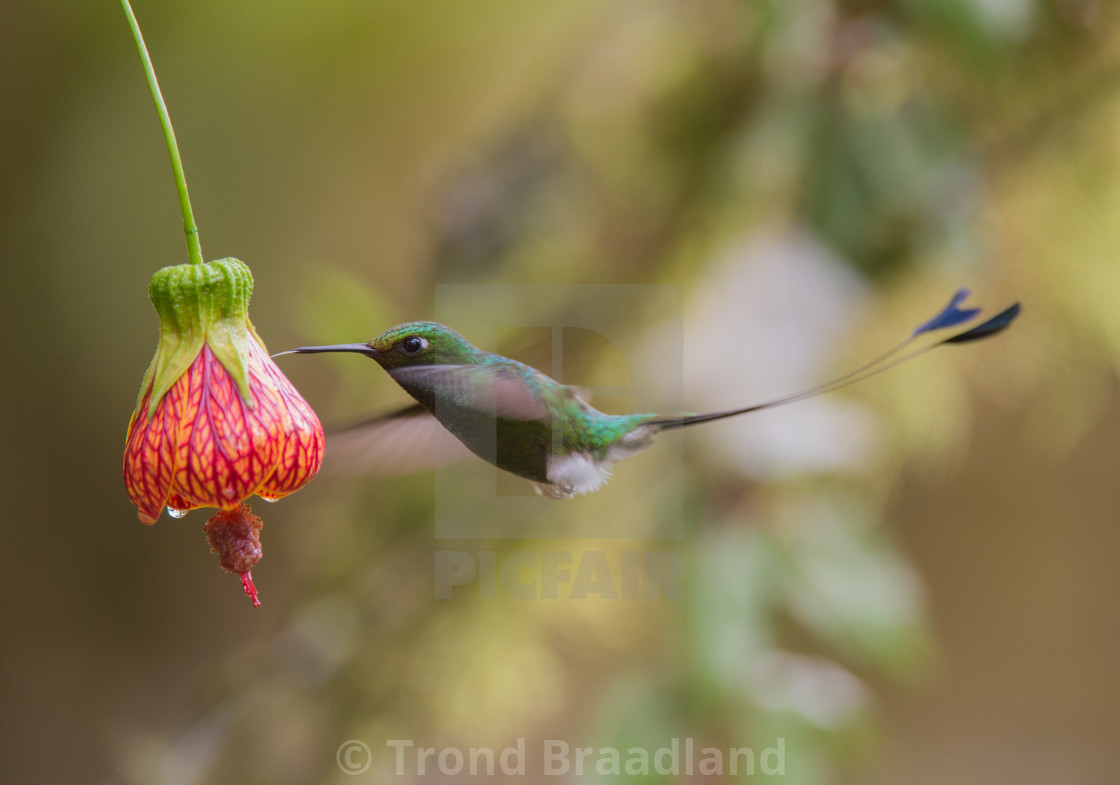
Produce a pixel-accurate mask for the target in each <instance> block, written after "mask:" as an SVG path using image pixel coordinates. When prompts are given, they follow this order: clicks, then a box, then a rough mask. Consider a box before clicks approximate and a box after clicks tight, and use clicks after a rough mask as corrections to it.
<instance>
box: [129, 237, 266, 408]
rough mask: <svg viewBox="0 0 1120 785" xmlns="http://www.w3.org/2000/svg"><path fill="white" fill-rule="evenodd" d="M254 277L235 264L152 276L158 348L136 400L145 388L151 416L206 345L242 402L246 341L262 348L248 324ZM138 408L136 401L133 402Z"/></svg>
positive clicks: (245, 390)
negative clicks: (226, 373) (230, 380)
mask: <svg viewBox="0 0 1120 785" xmlns="http://www.w3.org/2000/svg"><path fill="white" fill-rule="evenodd" d="M252 293H253V275H252V273H250V272H249V268H248V267H247V266H246V265H245V264H244V263H243V262H240V261H238V260H237V259H216V260H214V261H211V262H207V263H205V264H179V265H175V266H173V267H164V268H163V269H162V270H158V271H157V272H156V274H155V275H153V276H152V280H151V282H150V283H149V284H148V297H150V298H151V301H152V305H154V306H155V308H156V312H157V313H158V314H159V346H158V347H157V348H156V356H155V358H154V359H153V360H152V364H151V365H150V366H149V367H148V371H147V373H145V374H144V381H143V383H142V384H141V386H140V397H141V398H143V396H144V391H145V390H147V389H148V387H149V386H151V388H152V395H151V399H150V402H149V404H148V417H151V416H152V415H153V414H154V413H155V410H156V407H157V406H158V405H159V402H160V401H161V400H162V399H163V396H164V395H166V394H167V391H168V390H170V389H171V387H172V385H174V384H175V382H176V381H178V379H179V377H180V376H182V375H183V374H184V373H185V372H186V371H187V369H188V368H190V366H191V363H193V362H194V361H195V358H197V357H198V355H199V352H201V351H202V347H203V345H209V346H210V350H211V351H212V352H214V356H215V357H216V358H217V359H218V361H219V362H220V363H221V364H222V366H223V367H224V368H225V369H226V371H227V372H228V373H229V374H230V376H231V377H232V378H233V380H234V381H235V382H236V384H237V387H238V390H239V391H240V392H241V397H242V399H243V400H244V401H245V402H246V403H247V404H249V405H250V406H251V405H252V397H251V396H250V392H249V341H256V342H257V343H258V344H261V345H262V346H263V345H264V344H263V342H261V340H260V338H259V337H258V336H257V334H256V331H255V330H254V329H253V325H252V324H251V323H250V322H249V297H250V295H252ZM137 405H139V402H137Z"/></svg>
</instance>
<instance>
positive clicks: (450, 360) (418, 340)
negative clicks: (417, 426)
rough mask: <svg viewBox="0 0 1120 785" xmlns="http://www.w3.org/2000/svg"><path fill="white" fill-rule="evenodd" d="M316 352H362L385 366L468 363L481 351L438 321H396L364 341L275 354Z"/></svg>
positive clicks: (475, 361) (311, 347)
mask: <svg viewBox="0 0 1120 785" xmlns="http://www.w3.org/2000/svg"><path fill="white" fill-rule="evenodd" d="M319 352H355V353H357V354H364V355H365V356H366V357H372V358H373V359H374V360H377V362H378V363H379V364H380V365H381V367H382V368H385V369H392V368H402V367H405V366H408V365H470V364H473V363H477V362H479V359H480V358H481V356H482V352H480V351H479V350H478V349H476V348H474V347H473V346H471V344H470V343H469V342H468V341H467V339H466V338H464V337H463V336H461V335H459V333H457V332H455V331H454V330H452V329H451V328H450V327H445V326H444V325H442V324H439V323H438V322H409V323H407V324H398V325H397V326H396V327H393V328H391V329H389V330H386V331H385V332H383V333H381V335H379V336H377V337H376V338H374V339H373V340H372V341H369V342H368V343H339V344H334V345H331V346H301V347H300V348H298V349H292V350H291V351H290V352H279V354H291V353H298V354H315V353H319ZM273 356H274V357H276V356H278V355H273Z"/></svg>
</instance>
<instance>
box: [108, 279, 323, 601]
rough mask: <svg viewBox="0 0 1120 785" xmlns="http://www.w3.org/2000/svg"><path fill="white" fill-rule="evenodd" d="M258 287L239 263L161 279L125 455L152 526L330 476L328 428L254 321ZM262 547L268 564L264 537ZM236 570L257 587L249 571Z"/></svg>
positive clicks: (130, 484) (130, 480)
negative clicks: (151, 349)
mask: <svg viewBox="0 0 1120 785" xmlns="http://www.w3.org/2000/svg"><path fill="white" fill-rule="evenodd" d="M252 291H253V277H252V275H251V274H250V272H249V268H248V267H246V266H245V265H244V264H243V263H242V262H240V261H238V260H237V259H219V260H216V261H212V262H207V263H205V264H183V265H177V266H174V267H165V268H163V269H162V270H159V271H158V272H157V273H156V274H155V275H154V276H152V280H151V283H150V284H149V287H148V294H149V296H150V297H151V300H152V304H153V305H154V306H155V308H156V311H157V313H158V314H159V317H160V337H159V345H158V347H157V349H156V355H155V358H154V359H153V360H152V364H151V365H150V366H149V367H148V371H147V373H146V374H145V375H144V380H143V382H142V384H141V386H140V396H139V400H138V401H137V404H136V410H135V411H134V412H133V413H132V419H131V421H130V422H129V424H128V439H127V443H126V446H125V453H124V480H125V486H126V487H127V489H128V495H129V498H130V499H131V500H132V502H133V504H135V505H136V509H137V512H138V514H139V516H140V520H141V521H143V522H144V523H146V524H150V523H154V522H155V520H156V519H157V518H158V517H159V514H160V511H161V510H162V509H163V508H164V507H166V508H167V509H168V512H169V513H170V514H171V515H173V516H174V517H181V516H182V515H183V514H184V513H185V512H186V511H187V510H192V509H195V508H198V507H217V508H219V510H221V511H225V512H227V513H228V512H230V511H234V510H239V509H240V508H241V507H242V502H243V501H244V500H245V499H247V498H249V497H250V496H252V495H254V494H256V495H257V496H260V497H262V498H264V499H267V500H270V501H273V500H276V499H280V498H282V497H284V496H287V495H288V494H289V493H293V492H294V491H296V490H298V489H299V488H300V487H302V486H303V484H304V483H306V482H307V481H308V480H310V479H311V478H312V477H313V476H315V473H316V472H317V471H318V470H319V466H320V464H321V463H322V459H323V428H322V426H321V425H320V424H319V419H318V417H316V416H315V412H314V411H313V410H312V409H311V407H310V406H309V405H308V404H307V402H306V401H305V400H304V399H303V397H302V396H301V395H300V394H299V393H298V392H297V391H296V389H295V387H293V386H292V384H291V382H289V381H288V380H287V378H285V376H284V374H283V373H282V372H281V371H280V369H279V368H278V367H277V366H276V364H275V363H274V362H273V361H272V359H271V358H270V357H269V356H268V352H267V351H266V350H265V348H264V343H263V342H262V341H261V339H260V337H259V336H258V335H257V333H256V330H254V329H253V326H252V324H251V323H250V322H249V313H248V308H249V296H250V295H251V294H252ZM246 514H247V508H246ZM220 515H221V514H220V513H219V515H218V516H215V520H216V519H217V518H219V517H220ZM252 517H254V518H255V516H252ZM257 520H258V521H259V519H257ZM257 528H259V526H258V527H257ZM254 536H255V530H254ZM216 550H217V549H216ZM257 550H258V555H257V558H259V541H258V544H257ZM219 555H221V554H219ZM223 566H225V565H224V564H223ZM235 571H237V572H241V573H243V575H242V578H243V580H245V579H246V576H247V574H248V568H246V569H244V570H239V569H238V570H235ZM249 586H251V579H249V583H247V584H246V589H247V590H248V588H249ZM251 596H253V597H254V601H255V592H254V593H253V594H252V595H251Z"/></svg>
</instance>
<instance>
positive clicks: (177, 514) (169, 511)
mask: <svg viewBox="0 0 1120 785" xmlns="http://www.w3.org/2000/svg"><path fill="white" fill-rule="evenodd" d="M167 514H168V515H170V516H171V517H172V518H182V517H183V516H184V515H186V514H187V511H186V510H176V509H175V508H174V507H168V508H167Z"/></svg>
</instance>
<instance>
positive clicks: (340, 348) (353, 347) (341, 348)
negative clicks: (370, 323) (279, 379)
mask: <svg viewBox="0 0 1120 785" xmlns="http://www.w3.org/2000/svg"><path fill="white" fill-rule="evenodd" d="M319 352H356V353H358V354H364V355H365V356H366V357H373V356H375V355H376V354H377V350H376V349H374V348H373V347H372V346H370V345H369V344H365V343H336V344H334V345H333V346H301V347H299V348H298V349H289V350H288V351H286V352H277V353H276V354H274V355H272V356H273V357H279V356H280V355H282V354H317V353H319Z"/></svg>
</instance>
